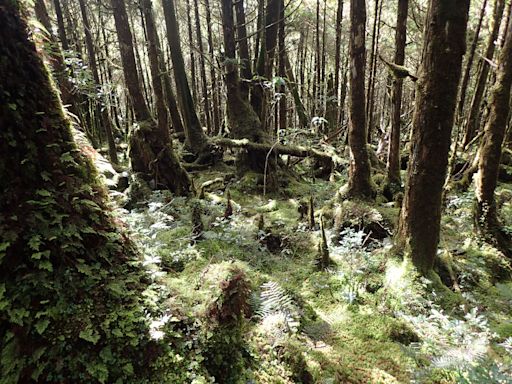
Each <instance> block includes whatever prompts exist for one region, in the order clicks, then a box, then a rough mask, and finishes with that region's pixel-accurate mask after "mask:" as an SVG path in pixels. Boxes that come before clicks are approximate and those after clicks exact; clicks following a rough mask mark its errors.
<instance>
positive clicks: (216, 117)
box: [204, 0, 221, 134]
mask: <svg viewBox="0 0 512 384" xmlns="http://www.w3.org/2000/svg"><path fill="white" fill-rule="evenodd" d="M204 8H205V14H206V30H207V32H208V33H207V35H208V54H209V58H210V61H211V64H210V81H211V82H212V104H213V111H212V119H213V132H214V133H215V134H219V133H220V130H221V124H220V120H221V118H220V116H221V113H220V101H219V99H220V96H219V91H218V87H217V74H216V73H215V54H214V52H215V48H214V45H213V34H212V17H211V11H210V2H209V0H204Z"/></svg>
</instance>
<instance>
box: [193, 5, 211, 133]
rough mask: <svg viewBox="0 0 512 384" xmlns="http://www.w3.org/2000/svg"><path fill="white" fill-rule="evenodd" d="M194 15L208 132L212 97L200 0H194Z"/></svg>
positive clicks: (209, 130)
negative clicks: (209, 88) (207, 74)
mask: <svg viewBox="0 0 512 384" xmlns="http://www.w3.org/2000/svg"><path fill="white" fill-rule="evenodd" d="M194 15H195V19H196V40H197V45H198V47H199V71H200V73H201V89H202V92H203V99H204V117H205V120H206V128H207V130H208V132H211V131H212V122H211V117H210V116H211V114H210V112H211V111H210V109H211V108H210V97H209V96H208V82H207V81H206V68H205V63H204V61H205V60H204V55H205V53H204V49H203V38H202V34H201V19H200V18H199V2H198V0H194Z"/></svg>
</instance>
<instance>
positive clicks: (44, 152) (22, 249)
mask: <svg viewBox="0 0 512 384" xmlns="http://www.w3.org/2000/svg"><path fill="white" fill-rule="evenodd" d="M18 7H19V2H16V1H4V2H2V6H1V7H0V36H2V44H0V57H1V58H2V59H1V60H0V126H1V127H2V129H1V130H0V179H1V180H8V182H2V183H0V212H1V213H2V214H1V215H0V231H1V235H0V237H1V239H2V247H1V249H0V281H1V282H2V297H3V300H2V315H1V321H2V322H1V327H0V354H1V355H2V356H8V357H9V359H11V360H10V361H11V362H14V363H13V364H11V365H7V366H6V365H5V364H2V367H1V376H2V381H3V382H5V383H30V382H39V383H51V382H57V381H62V380H63V379H62V378H64V380H65V381H67V382H75V383H77V382H98V381H100V380H98V377H97V376H96V377H95V376H94V374H93V373H92V371H91V369H90V368H91V367H98V366H101V367H104V368H102V369H104V370H105V371H106V372H108V381H109V382H127V381H130V380H134V381H135V382H141V381H144V378H143V377H140V376H142V375H140V373H141V372H143V373H144V374H146V373H147V374H148V375H156V374H157V372H150V371H148V370H147V368H148V367H147V360H146V359H139V360H137V359H133V358H131V357H132V356H144V355H146V354H148V353H152V352H151V351H155V350H159V349H160V346H157V345H155V342H154V341H151V340H150V337H149V329H148V327H147V326H146V324H147V320H146V319H147V318H146V313H147V312H146V311H145V310H147V308H144V306H143V305H144V300H143V299H141V297H142V295H143V290H144V289H145V288H146V286H145V284H144V283H143V281H144V280H143V279H145V277H144V276H145V275H146V272H145V271H143V270H142V269H141V267H139V266H140V255H139V254H138V251H137V250H136V248H135V246H134V244H133V243H132V242H131V241H129V239H128V237H127V235H126V234H125V233H124V232H123V231H122V230H121V229H120V228H119V226H118V225H117V224H116V223H117V219H116V218H114V216H113V215H112V213H111V208H110V206H109V204H108V201H107V197H106V192H105V190H104V187H103V186H102V185H101V182H100V181H99V180H98V178H97V173H96V170H95V168H94V166H93V164H92V162H91V161H90V160H89V158H88V157H87V155H86V154H84V153H83V152H82V151H80V150H79V149H78V148H77V146H76V144H75V143H74V140H73V137H72V134H71V129H70V122H69V120H67V119H66V118H65V116H64V114H63V109H62V104H61V102H60V100H59V97H58V95H57V94H56V92H55V88H54V87H53V84H52V82H51V81H50V80H49V76H48V73H47V71H46V69H45V66H44V64H43V62H42V60H41V59H40V57H39V56H38V54H37V51H36V48H35V46H34V43H33V42H32V39H31V37H30V36H29V33H28V31H29V28H28V26H27V24H26V22H25V21H23V20H22V17H21V15H20V14H21V13H23V14H27V13H26V11H25V10H20V9H19V8H18ZM112 282H116V284H119V286H121V287H123V290H124V291H123V295H122V297H121V296H119V295H116V294H114V293H113V290H112V286H111V284H112ZM134 282H136V283H135V284H134ZM16 312H18V313H22V312H23V315H21V316H16V315H13V314H14V313H16ZM113 318H115V319H116V321H114V322H112V321H109V320H111V319H113ZM41 324H43V327H41ZM119 324H123V325H124V326H125V327H126V329H137V335H135V336H128V335H125V334H124V333H123V334H122V335H119V337H118V336H116V337H113V336H111V335H112V332H114V334H115V332H116V329H117V330H118V325H119ZM87 331H90V332H89V334H90V335H92V336H94V337H96V336H97V339H95V341H94V343H92V342H89V341H85V340H84V338H85V337H83V333H86V332H87ZM82 332H83V333H82ZM55 335H65V336H63V337H55ZM134 341H135V343H134ZM161 346H162V347H164V348H165V346H164V345H163V344H161ZM43 350H44V353H42V354H40V356H38V357H37V358H36V359H35V360H34V356H35V355H34V353H38V352H37V351H43ZM101 350H108V351H109V356H110V357H111V359H110V360H108V361H106V360H104V359H102V358H101V357H100V354H98V351H101ZM63 351H66V352H65V353H63ZM57 360H58V361H60V364H56V363H55V362H56V361H57ZM34 361H37V362H36V363H34ZM125 364H130V366H131V368H133V370H132V372H131V373H128V372H127V370H123V369H122V366H124V365H125ZM93 369H94V368H93ZM139 375H140V376H139ZM155 377H156V376H155ZM104 379H105V380H106V377H105V378H104Z"/></svg>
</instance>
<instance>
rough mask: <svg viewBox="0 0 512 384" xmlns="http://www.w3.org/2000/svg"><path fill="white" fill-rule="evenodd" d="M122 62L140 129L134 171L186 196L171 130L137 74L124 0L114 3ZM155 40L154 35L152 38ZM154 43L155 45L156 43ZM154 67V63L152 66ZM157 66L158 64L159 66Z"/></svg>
mask: <svg viewBox="0 0 512 384" xmlns="http://www.w3.org/2000/svg"><path fill="white" fill-rule="evenodd" d="M111 4H112V8H113V9H114V21H115V25H116V32H117V37H118V40H119V47H120V51H121V61H122V63H123V74H124V78H125V83H126V86H127V88H128V94H129V95H130V99H131V102H132V106H133V111H134V113H135V119H136V120H137V123H138V127H136V128H135V129H133V130H132V132H131V134H130V160H131V165H132V169H133V171H134V172H140V173H143V174H144V175H146V176H147V177H148V178H150V179H151V180H152V182H153V183H154V187H155V188H167V189H170V190H171V191H173V192H175V193H177V194H181V195H187V194H188V193H189V188H190V180H189V177H188V175H187V173H186V171H185V170H184V169H183V167H182V166H181V164H180V163H179V161H178V158H177V157H176V155H175V153H174V151H173V150H172V147H171V142H170V139H169V134H168V132H167V131H168V128H167V129H165V128H164V127H160V129H158V126H157V124H156V123H155V121H154V119H153V118H152V117H151V115H150V112H149V108H148V106H147V104H146V101H145V99H144V96H143V94H142V89H141V86H140V82H139V76H138V74H137V66H136V64H135V55H134V52H133V41H132V32H131V30H130V25H129V23H128V15H127V13H126V5H125V3H124V0H111ZM149 37H150V38H151V37H154V34H153V35H152V36H149ZM151 44H153V45H155V46H156V43H155V42H152V43H151ZM153 64H155V63H153ZM156 64H158V63H156Z"/></svg>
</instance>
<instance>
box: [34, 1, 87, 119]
mask: <svg viewBox="0 0 512 384" xmlns="http://www.w3.org/2000/svg"><path fill="white" fill-rule="evenodd" d="M35 11H36V17H37V19H38V20H39V22H40V23H41V24H42V25H43V26H44V27H45V28H46V30H47V31H48V33H49V34H50V35H49V36H48V39H47V40H46V43H45V51H46V53H47V55H48V56H49V59H50V64H51V67H52V69H53V72H54V75H55V79H56V81H57V84H58V85H59V90H60V97H61V99H62V102H63V103H64V104H69V105H70V110H71V111H72V112H73V113H74V114H75V115H79V113H78V110H77V105H76V100H75V98H74V95H73V84H72V83H71V82H70V81H69V77H68V74H67V68H66V64H65V63H64V56H63V54H62V51H61V49H60V48H59V44H58V42H57V39H56V37H55V36H54V35H53V33H52V25H51V22H50V17H49V16H48V10H47V9H46V5H45V3H44V1H43V0H37V1H36V3H35Z"/></svg>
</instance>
